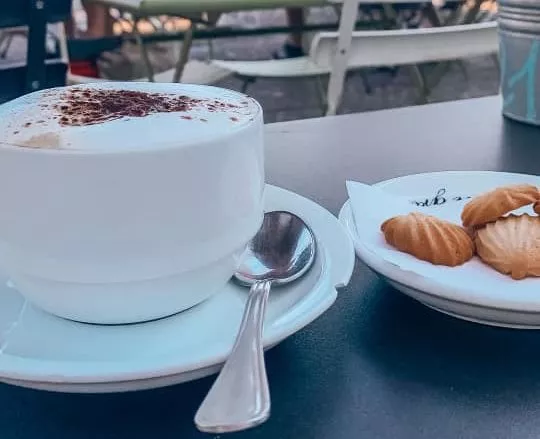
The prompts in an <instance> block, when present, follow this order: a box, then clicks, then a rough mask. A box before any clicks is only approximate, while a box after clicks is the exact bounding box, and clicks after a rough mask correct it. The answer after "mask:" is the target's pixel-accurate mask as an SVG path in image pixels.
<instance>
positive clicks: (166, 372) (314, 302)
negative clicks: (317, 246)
mask: <svg viewBox="0 0 540 439" xmlns="http://www.w3.org/2000/svg"><path fill="white" fill-rule="evenodd" d="M268 194H270V196H275V197H282V198H283V200H280V201H281V202H283V203H284V204H286V202H290V203H293V204H295V205H298V208H297V209H295V213H298V214H301V215H303V219H304V220H306V222H308V223H309V222H310V221H311V218H312V217H313V215H318V216H321V218H324V222H325V223H327V222H328V221H332V223H333V226H334V228H335V230H334V231H333V234H335V235H336V236H337V237H334V238H333V239H335V240H337V241H340V240H341V244H342V245H343V246H344V248H343V249H341V250H340V254H339V255H336V254H334V255H330V254H329V250H328V248H326V246H324V245H323V246H321V247H322V249H323V257H322V266H321V276H320V279H318V280H317V281H316V284H315V287H314V288H313V290H311V291H310V292H309V293H308V294H306V296H304V299H305V298H308V297H311V302H310V306H309V307H308V308H306V309H304V310H302V306H305V300H301V301H300V302H299V303H298V304H297V305H296V306H295V307H294V308H292V310H297V309H299V308H300V309H301V310H302V313H301V315H302V316H303V318H302V319H299V318H298V317H296V318H294V319H293V323H290V324H289V325H288V326H286V327H285V328H283V329H281V330H279V329H278V330H276V333H275V334H273V336H269V337H268V338H266V339H265V340H264V346H265V347H268V348H271V347H274V346H276V345H277V344H279V343H280V342H281V341H283V340H285V339H286V338H288V337H289V336H291V335H292V334H294V333H296V332H298V331H300V330H301V329H303V328H304V327H305V326H307V325H308V324H310V323H312V322H313V321H314V320H316V319H317V318H318V317H319V316H321V315H322V314H323V313H324V312H325V311H326V310H328V309H329V308H330V307H331V306H332V304H333V303H334V302H335V300H336V298H337V295H338V292H337V288H340V287H343V286H345V285H347V284H348V282H349V280H350V278H351V276H352V273H353V269H354V264H355V259H356V257H355V251H354V245H353V243H352V240H351V239H350V236H349V233H348V232H347V231H346V229H345V227H343V225H342V224H341V223H340V222H339V221H338V219H337V218H336V217H335V216H334V215H332V214H331V213H330V212H329V211H328V210H326V209H325V208H324V207H323V206H321V205H319V204H318V203H316V202H314V201H312V200H310V199H309V198H306V197H304V196H302V195H300V194H297V193H295V192H292V191H289V190H287V189H283V188H280V187H278V186H275V185H270V184H266V185H265V197H266V196H268ZM266 202H267V201H266V198H265V204H266ZM291 210H292V209H291ZM306 210H307V211H308V213H305V214H304V211H306ZM322 221H323V220H322V219H321V222H322ZM317 228H319V227H315V229H317ZM315 231H316V230H315ZM339 234H341V235H342V236H341V237H339V236H338V235H339ZM333 258H335V259H339V264H332V259H333ZM325 273H326V275H325ZM319 284H321V285H319ZM317 291H318V293H317ZM311 294H313V295H312V296H310V295H311ZM289 312H290V311H289ZM283 315H284V316H286V315H288V313H287V314H283ZM281 317H282V316H281ZM280 326H281V325H280ZM231 348H232V345H231ZM227 356H228V352H227V353H225V354H218V355H213V356H212V357H211V358H207V359H206V360H205V361H204V362H199V363H197V364H196V365H195V364H193V363H194V362H193V361H192V362H190V363H191V364H190V365H188V366H187V367H186V366H185V365H184V366H182V365H180V366H178V365H175V364H174V363H178V361H171V360H173V359H172V358H171V357H167V359H166V360H165V361H162V362H161V363H162V364H161V365H160V364H159V363H160V362H159V358H160V357H158V360H154V361H152V362H150V363H144V365H143V366H142V367H140V366H139V367H135V368H134V367H133V365H134V364H136V363H135V362H133V361H131V362H129V361H128V362H121V361H111V362H103V361H92V362H88V361H82V362H81V361H74V360H70V361H58V360H39V359H35V358H25V357H20V356H15V355H10V354H6V353H0V380H2V379H3V378H4V379H6V380H13V381H19V382H25V383H27V384H29V385H31V383H32V382H35V383H47V384H58V385H62V384H81V385H92V384H107V383H116V382H118V381H122V382H129V381H137V380H147V379H153V378H161V377H169V376H178V375H182V374H190V373H193V372H195V371H197V370H200V369H205V368H210V367H212V366H220V365H221V364H223V362H224V361H225V360H226V358H227ZM176 360H177V359H176ZM81 364H84V368H82V372H81V371H80V370H78V368H79V369H80V366H81ZM104 364H105V365H107V366H108V367H107V369H108V370H102V369H103V365H104ZM92 368H93V369H94V371H93V372H92V373H90V372H87V371H88V370H91V369H92ZM126 369H127V370H126ZM53 371H57V372H53ZM186 381H190V379H187V380H186Z"/></svg>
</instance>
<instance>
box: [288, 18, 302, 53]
mask: <svg viewBox="0 0 540 439" xmlns="http://www.w3.org/2000/svg"><path fill="white" fill-rule="evenodd" d="M287 21H288V22H289V26H291V27H302V26H303V25H304V10H303V9H302V8H287ZM289 44H292V45H293V46H296V47H302V32H293V33H291V34H290V35H289Z"/></svg>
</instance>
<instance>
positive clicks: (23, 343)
mask: <svg viewBox="0 0 540 439" xmlns="http://www.w3.org/2000/svg"><path fill="white" fill-rule="evenodd" d="M265 195H266V198H265V208H266V210H268V211H269V210H288V211H291V212H293V213H295V214H297V215H299V216H300V217H302V218H303V219H304V220H305V221H306V222H307V223H308V224H309V225H310V226H311V227H312V229H313V231H314V233H315V235H316V237H317V239H318V245H319V256H318V258H317V260H316V263H315V266H314V267H313V269H312V270H311V271H310V272H309V273H308V274H307V275H306V276H305V277H304V278H302V279H300V280H299V281H297V282H295V283H294V284H292V285H290V286H286V287H283V288H276V289H275V290H273V292H272V294H271V296H270V301H269V305H268V308H267V316H266V321H265V328H264V337H263V339H264V346H265V348H270V347H272V346H274V345H276V344H277V343H279V342H281V341H282V340H284V339H285V338H286V337H288V336H290V335H291V334H293V333H295V332H297V331H299V330H300V329H302V328H303V327H304V326H306V325H307V324H309V323H311V322H312V321H313V320H315V319H316V318H317V317H318V316H319V315H321V314H322V313H323V312H324V311H326V310H327V309H328V308H329V307H330V306H331V305H332V303H333V302H334V301H335V299H336V296H337V292H336V287H340V286H344V285H346V284H347V283H348V281H349V279H350V276H351V274H352V270H353V266H354V248H353V246H352V243H351V241H350V239H349V236H348V234H347V233H346V231H345V230H344V228H343V227H342V226H341V224H340V223H339V222H338V221H337V219H336V218H335V217H334V216H333V215H331V214H330V213H329V212H328V211H326V210H325V209H324V208H322V207H321V206H319V205H318V204H316V203H314V202H312V201H310V200H308V199H306V198H303V197H301V196H299V195H297V194H294V193H292V192H289V191H286V190H284V189H280V188H277V187H274V186H267V187H266V194H265ZM0 284H1V285H4V286H3V287H1V288H0V381H3V382H6V383H11V384H15V385H19V386H24V387H31V388H36V389H46V390H53V391H62V392H116V391H128V390H139V389H148V388H155V387H161V386H167V385H172V384H177V383H181V382H185V381H190V380H194V379H197V378H201V377H203V376H206V375H210V374H212V373H214V372H216V371H217V370H219V368H220V367H221V364H222V363H223V362H224V360H225V358H226V357H227V355H228V353H229V351H230V349H231V348H232V344H233V341H234V338H235V335H236V332H237V329H238V326H239V324H240V319H241V315H242V311H243V308H244V303H245V299H246V297H247V289H245V288H242V287H239V286H237V285H235V284H233V283H232V282H230V283H229V284H228V285H227V286H226V287H225V288H224V290H223V291H222V292H221V293H219V294H217V295H216V296H215V297H213V298H211V299H209V300H207V301H206V302H204V303H202V304H201V305H199V306H196V307H194V308H192V309H190V310H188V311H185V312H182V313H180V314H178V315H176V316H172V317H169V318H166V319H162V320H158V321H154V322H149V323H142V324H136V325H121V326H95V325H87V324H82V323H76V322H71V321H67V320H63V319H60V318H58V317H55V316H52V315H50V314H47V313H45V312H43V311H41V310H39V309H37V308H35V307H33V306H31V305H29V304H28V303H26V302H25V301H24V299H23V298H22V297H21V296H20V295H19V294H18V293H17V292H16V291H14V290H12V289H10V288H9V287H7V286H5V285H6V283H5V281H2V282H1V283H0Z"/></svg>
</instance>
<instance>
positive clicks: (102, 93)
mask: <svg viewBox="0 0 540 439" xmlns="http://www.w3.org/2000/svg"><path fill="white" fill-rule="evenodd" d="M258 112H259V106H258V105H257V103H256V102H255V101H253V100H252V99H251V98H248V97H247V96H245V95H242V94H240V93H236V92H233V91H228V90H224V89H220V88H215V87H199V86H191V85H185V84H155V83H123V84H122V85H121V86H120V85H118V84H116V83H105V84H86V85H78V86H71V87H63V88H56V89H50V90H44V91H40V92H36V93H32V94H30V95H27V96H24V97H22V98H19V99H16V100H14V101H11V102H9V103H7V104H5V105H2V106H0V132H2V133H3V134H2V138H0V141H1V142H4V143H7V144H11V145H14V146H21V147H31V148H38V149H70V150H82V151H87V150H100V151H104V150H110V151H119V150H122V151H131V150H139V149H153V148H156V147H158V148H159V147H167V146H175V147H177V146H178V145H179V144H184V143H185V144H191V143H193V142H203V141H207V140H211V139H215V138H219V137H221V136H223V135H227V133H231V132H234V131H237V130H239V129H241V128H242V126H243V125H245V124H247V123H249V122H250V121H252V120H253V119H254V117H255V116H256V115H257V114H258Z"/></svg>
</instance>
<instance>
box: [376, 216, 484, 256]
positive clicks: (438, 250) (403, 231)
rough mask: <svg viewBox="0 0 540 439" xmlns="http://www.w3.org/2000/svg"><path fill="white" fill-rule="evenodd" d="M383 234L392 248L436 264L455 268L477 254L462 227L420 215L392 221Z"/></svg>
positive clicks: (387, 223)
mask: <svg viewBox="0 0 540 439" xmlns="http://www.w3.org/2000/svg"><path fill="white" fill-rule="evenodd" d="M381 230H382V232H383V233H384V238H385V239H386V242H388V244H390V245H392V246H393V247H395V248H397V249H398V250H400V251H402V252H405V253H409V254H411V255H413V256H415V257H417V258H418V259H421V260H423V261H427V262H431V263H432V264H436V265H447V266H450V267H455V266H456V265H461V264H463V263H465V262H467V261H468V260H469V259H471V258H472V257H473V254H474V243H473V241H472V239H471V238H470V237H469V235H468V234H467V232H466V231H465V230H464V229H463V228H462V227H460V226H458V225H456V224H453V223H450V222H448V221H444V220H442V219H439V218H436V217H434V216H430V215H424V214H422V213H419V212H413V213H409V214H408V215H402V216H396V217H394V218H390V219H389V220H386V221H385V222H384V223H383V224H382V225H381Z"/></svg>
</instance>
